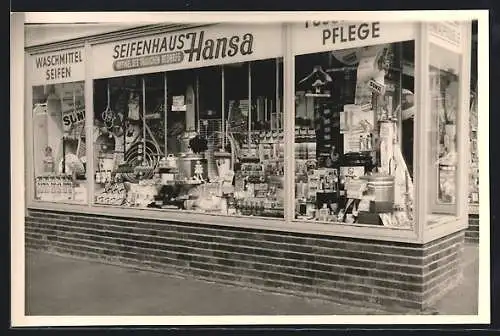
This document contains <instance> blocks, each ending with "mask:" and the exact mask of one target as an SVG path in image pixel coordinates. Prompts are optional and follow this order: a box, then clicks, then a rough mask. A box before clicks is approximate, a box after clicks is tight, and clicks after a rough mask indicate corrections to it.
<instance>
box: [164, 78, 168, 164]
mask: <svg viewBox="0 0 500 336" xmlns="http://www.w3.org/2000/svg"><path fill="white" fill-rule="evenodd" d="M167 111H168V78H167V73H166V72H164V73H163V122H164V123H163V136H164V139H163V141H164V146H165V147H164V149H163V154H164V157H165V158H166V157H167V155H168V153H167V141H168V133H167V131H168V117H167Z"/></svg>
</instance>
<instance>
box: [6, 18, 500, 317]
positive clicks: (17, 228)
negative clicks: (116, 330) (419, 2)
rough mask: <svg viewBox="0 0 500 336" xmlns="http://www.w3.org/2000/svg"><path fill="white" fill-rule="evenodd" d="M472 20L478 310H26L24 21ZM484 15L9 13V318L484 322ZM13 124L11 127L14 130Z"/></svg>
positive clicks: (486, 211)
mask: <svg viewBox="0 0 500 336" xmlns="http://www.w3.org/2000/svg"><path fill="white" fill-rule="evenodd" d="M446 17H449V20H455V21H459V20H473V19H475V20H478V46H479V48H478V91H479V92H480V93H479V94H478V111H479V116H478V119H479V120H478V123H479V130H478V137H479V138H478V148H479V158H480V168H479V171H480V173H479V174H480V176H481V178H480V186H479V190H480V200H481V202H480V205H479V210H480V211H479V212H480V216H479V221H480V224H479V235H480V244H479V253H480V258H479V263H480V264H479V278H480V279H481V281H480V282H479V302H478V315H459V316H455V315H422V316H420V315H418V316H412V315H401V316H397V318H395V317H396V315H388V316H363V318H362V319H360V317H361V316H362V315H354V316H351V315H346V316H161V317H160V316H159V317H140V316H85V317H83V316H57V317H55V316H26V315H25V307H24V305H25V293H24V292H25V275H24V273H25V269H24V262H25V256H24V216H25V206H24V201H25V200H24V189H25V181H24V132H23V131H22V130H24V126H23V125H24V91H25V86H24V72H25V69H24V23H68V24H70V23H77V22H100V23H123V22H128V23H130V22H131V21H133V22H137V24H138V25H140V24H141V23H146V24H148V23H158V22H165V21H169V22H184V23H187V22H200V23H203V22H213V21H216V22H230V21H239V22H241V21H246V22H275V21H282V22H298V21H300V22H303V21H304V20H307V19H311V20H312V19H314V20H321V21H323V20H324V21H328V20H353V21H360V20H366V21H369V20H377V21H443V20H444V19H445V18H446ZM488 19H489V14H488V11H487V10H453V11H377V12H373V11H372V12H370V11H340V12H175V13H173V12H170V13H168V12H64V13H61V12H29V13H11V113H10V122H11V124H10V127H11V200H15V201H14V202H11V218H12V219H11V283H12V287H11V324H12V326H13V327H28V326H29V327H42V326H97V325H100V326H113V325H123V326H139V325H155V326H162V325H172V326H174V325H237V324H245V325H269V324H274V325H283V324H293V325H297V324H309V325H314V324H332V325H336V324H342V325H352V324H359V323H360V321H362V323H363V324H393V325H401V324H489V323H490V227H489V226H490V221H489V218H490V209H489V132H488V128H489V23H488ZM14 130H19V131H17V132H16V131H14Z"/></svg>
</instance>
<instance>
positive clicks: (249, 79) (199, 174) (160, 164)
mask: <svg viewBox="0 0 500 336" xmlns="http://www.w3.org/2000/svg"><path fill="white" fill-rule="evenodd" d="M282 81H283V75H282V63H281V61H279V60H276V59H269V60H262V61H252V62H244V63H237V64H227V65H221V66H213V67H203V68H197V69H188V70H176V71H169V72H164V73H155V74H147V75H140V76H127V77H118V78H110V79H99V80H95V81H94V149H95V150H94V163H95V164H94V168H95V195H94V202H95V203H96V204H100V205H114V206H121V207H132V208H153V209H179V210H183V211H193V212H201V213H209V214H221V215H234V216H257V217H275V218H283V214H284V205H283V180H284V178H283V175H284V173H283V150H284V149H283V131H282V130H283V122H282V121H283V115H282V110H281V105H282V95H283V93H282V91H283V90H282V87H281V86H282V84H281V83H282Z"/></svg>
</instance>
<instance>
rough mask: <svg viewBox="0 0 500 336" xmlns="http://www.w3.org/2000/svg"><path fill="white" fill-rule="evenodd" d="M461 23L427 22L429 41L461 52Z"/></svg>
mask: <svg viewBox="0 0 500 336" xmlns="http://www.w3.org/2000/svg"><path fill="white" fill-rule="evenodd" d="M461 29H462V25H461V24H460V22H457V21H444V22H429V24H428V31H429V41H430V42H431V43H434V44H437V45H439V46H441V47H444V48H447V49H449V50H451V51H454V52H461V47H462V32H461Z"/></svg>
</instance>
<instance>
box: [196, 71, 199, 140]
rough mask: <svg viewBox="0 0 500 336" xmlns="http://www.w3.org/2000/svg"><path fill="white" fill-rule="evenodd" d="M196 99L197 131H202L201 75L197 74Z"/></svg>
mask: <svg viewBox="0 0 500 336" xmlns="http://www.w3.org/2000/svg"><path fill="white" fill-rule="evenodd" d="M195 85H196V91H195V92H196V98H195V100H196V101H195V115H196V116H195V118H196V125H197V128H196V131H198V132H199V131H200V75H199V74H198V71H197V72H196V83H195Z"/></svg>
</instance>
